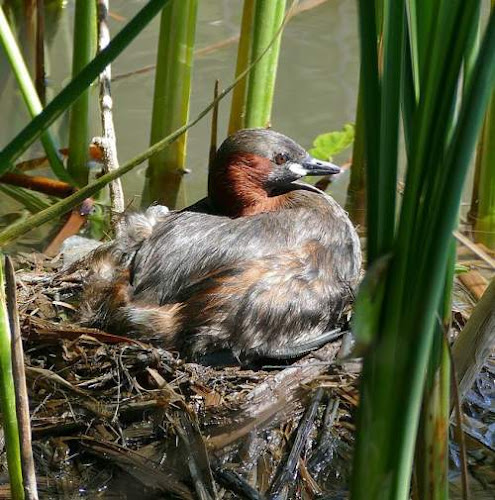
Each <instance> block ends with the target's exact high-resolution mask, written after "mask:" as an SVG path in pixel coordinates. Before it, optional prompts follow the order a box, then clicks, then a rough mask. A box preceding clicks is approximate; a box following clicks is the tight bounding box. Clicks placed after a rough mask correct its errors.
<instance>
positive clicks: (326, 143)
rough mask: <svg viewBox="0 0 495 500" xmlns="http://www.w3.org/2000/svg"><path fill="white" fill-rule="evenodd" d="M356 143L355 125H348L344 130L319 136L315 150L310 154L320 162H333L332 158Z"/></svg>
mask: <svg viewBox="0 0 495 500" xmlns="http://www.w3.org/2000/svg"><path fill="white" fill-rule="evenodd" d="M353 141H354V125H353V124H352V123H347V124H345V125H344V127H343V128H342V130H338V131H335V132H328V133H326V134H321V135H319V136H318V137H317V138H316V139H315V140H314V141H313V146H315V147H314V148H312V149H310V150H309V153H310V154H311V155H312V156H314V157H315V158H318V159H319V160H327V161H328V160H332V157H333V156H334V155H336V154H339V153H340V152H342V151H344V149H346V148H348V147H349V146H350V145H351V144H352V143H353Z"/></svg>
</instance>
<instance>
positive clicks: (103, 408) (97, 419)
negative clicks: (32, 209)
mask: <svg viewBox="0 0 495 500" xmlns="http://www.w3.org/2000/svg"><path fill="white" fill-rule="evenodd" d="M16 267H17V268H19V269H21V270H20V271H18V272H17V282H18V306H19V312H20V319H21V328H22V333H23V338H24V340H25V342H24V350H25V357H26V376H27V379H28V388H29V396H30V406H31V425H32V433H33V450H34V454H35V462H36V468H37V476H38V484H39V489H40V496H41V498H87V497H90V498H129V499H131V498H137V497H138V495H139V498H142V499H147V498H150V499H151V498H184V499H193V498H200V499H214V498H215V499H216V498H225V499H230V498H248V499H249V498H250V499H254V498H265V496H270V497H271V498H291V499H293V498H314V497H322V498H343V497H344V496H345V492H346V491H347V485H348V475H349V470H350V467H349V466H350V463H351V456H352V443H353V433H354V425H353V413H354V411H355V408H356V404H357V389H356V381H357V376H358V375H357V372H358V371H359V365H357V364H356V363H350V364H349V363H348V364H341V363H340V364H339V363H335V359H336V358H337V357H338V356H339V352H340V350H341V348H342V341H340V340H339V341H336V342H333V343H331V344H327V345H326V346H325V347H323V348H321V349H319V350H318V351H316V352H314V353H313V354H311V355H308V356H306V357H304V358H302V359H299V360H297V361H294V362H291V363H289V364H284V365H277V366H260V367H259V368H257V369H244V368H241V367H225V368H213V367H208V366H202V365H199V364H195V363H188V362H186V361H184V360H183V359H181V358H180V357H179V356H178V354H177V353H171V352H168V351H166V350H164V349H161V348H160V347H159V346H156V345H150V344H146V343H143V342H140V341H139V340H136V339H131V338H126V337H121V336H117V335H111V334H108V333H105V332H102V331H100V330H96V329H92V328H84V327H81V326H79V325H78V324H77V322H76V321H75V318H76V313H77V307H78V305H77V297H78V294H79V292H80V290H81V281H80V280H79V279H77V277H72V278H71V279H70V280H69V279H68V280H67V281H54V280H53V279H52V278H53V276H54V274H55V273H56V272H57V271H58V270H59V269H60V268H61V262H60V260H48V259H47V258H45V257H43V256H42V255H40V254H23V255H19V256H18V257H17V259H16Z"/></svg>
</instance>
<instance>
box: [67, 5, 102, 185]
mask: <svg viewBox="0 0 495 500" xmlns="http://www.w3.org/2000/svg"><path fill="white" fill-rule="evenodd" d="M95 53H96V1H93V0H91V1H87V0H76V5H75V13H74V49H73V53H72V77H73V78H75V77H76V76H77V75H78V74H79V72H80V71H81V70H82V69H83V68H84V67H85V66H86V65H87V64H88V63H89V62H90V61H91V60H92V59H93V57H94V56H95ZM90 92H91V86H90V87H88V89H87V90H85V91H84V92H83V93H82V94H81V95H80V96H79V98H78V99H77V100H76V101H75V102H74V104H73V105H72V107H71V110H70V121H69V158H68V162H67V170H68V172H69V174H70V175H71V176H72V178H73V179H74V180H75V182H76V184H77V185H78V186H84V185H85V184H87V182H88V167H87V162H88V151H89V103H90Z"/></svg>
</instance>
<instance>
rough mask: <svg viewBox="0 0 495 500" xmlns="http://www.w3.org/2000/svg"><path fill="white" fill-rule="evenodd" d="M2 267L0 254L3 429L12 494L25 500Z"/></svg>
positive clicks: (0, 396)
mask: <svg viewBox="0 0 495 500" xmlns="http://www.w3.org/2000/svg"><path fill="white" fill-rule="evenodd" d="M3 264H4V256H3V255H2V254H1V253H0V408H1V410H2V427H3V431H4V433H5V446H6V448H7V464H8V466H9V478H10V491H11V495H12V498H13V499H14V500H22V499H24V485H23V481H22V468H21V449H20V444H19V428H18V424H17V414H16V409H15V389H14V379H13V376H12V357H11V336H10V326H9V318H8V315H7V302H6V297H5V283H4V277H3V276H4V275H3Z"/></svg>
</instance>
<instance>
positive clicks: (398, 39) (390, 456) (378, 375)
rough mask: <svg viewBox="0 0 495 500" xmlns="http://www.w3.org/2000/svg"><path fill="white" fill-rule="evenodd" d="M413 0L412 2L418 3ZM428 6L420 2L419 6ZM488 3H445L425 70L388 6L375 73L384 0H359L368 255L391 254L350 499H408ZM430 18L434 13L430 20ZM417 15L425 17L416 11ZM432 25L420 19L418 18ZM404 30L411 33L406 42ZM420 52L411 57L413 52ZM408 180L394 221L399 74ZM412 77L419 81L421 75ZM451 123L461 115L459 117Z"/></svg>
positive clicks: (493, 75) (493, 59) (487, 67)
mask: <svg viewBox="0 0 495 500" xmlns="http://www.w3.org/2000/svg"><path fill="white" fill-rule="evenodd" d="M410 1H411V2H412V1H414V0H410ZM423 3H424V2H420V1H419V0H418V1H417V3H416V5H423ZM478 3H479V2H477V1H473V2H462V1H461V0H455V1H452V2H441V3H440V4H438V6H437V9H436V12H435V15H434V16H433V19H431V20H430V21H429V22H431V25H430V28H426V27H425V26H424V25H423V24H421V25H418V29H419V28H420V29H421V30H424V32H425V36H426V37H427V42H425V43H426V47H427V49H425V57H426V59H425V62H424V72H421V71H420V72H419V74H418V73H417V72H416V71H414V70H413V69H412V68H411V67H408V66H409V65H411V64H414V59H413V57H411V53H409V54H407V53H406V51H405V50H403V48H404V47H406V48H409V50H411V49H410V47H413V46H414V39H413V36H414V35H411V34H410V33H409V30H404V27H405V16H404V12H405V11H404V7H405V2H394V1H389V0H385V1H384V2H383V73H382V74H380V72H379V68H378V54H377V49H376V47H377V35H376V33H377V31H376V25H377V14H376V8H375V4H374V3H373V2H368V1H366V0H361V1H360V2H359V14H360V31H361V56H362V77H363V78H364V79H365V80H364V81H366V82H367V85H366V87H365V91H364V115H365V145H366V163H367V177H368V192H367V194H368V238H369V242H368V260H369V262H370V263H372V262H374V261H376V260H377V259H379V258H381V257H382V256H383V255H385V254H390V255H391V263H390V268H389V271H388V273H387V278H386V281H385V292H384V298H383V301H382V302H381V303H379V304H375V311H374V313H373V314H374V316H376V317H377V318H378V323H377V329H376V332H375V339H374V342H373V344H372V347H371V349H370V351H369V352H368V353H367V355H366V356H365V360H364V366H363V376H362V381H361V389H360V393H361V399H360V409H359V417H358V436H357V443H356V452H355V461H354V477H353V483H352V498H354V499H361V498H366V499H378V498H379V499H385V500H386V499H394V500H397V499H406V498H408V497H409V490H410V478H411V469H412V463H413V457H414V448H415V441H416V436H417V428H418V421H419V415H420V408H421V404H422V397H423V390H424V382H425V373H426V369H427V366H428V360H429V359H430V354H431V351H432V342H433V338H434V329H435V324H436V321H437V311H438V308H439V304H440V301H441V298H442V295H443V293H444V287H445V283H446V276H447V274H446V270H447V260H448V255H449V252H448V248H449V245H450V242H451V233H452V230H453V229H454V227H455V224H456V221H457V213H458V208H459V204H460V198H461V192H462V187H463V182H464V179H465V176H466V172H467V170H468V166H469V160H470V157H471V154H472V152H473V148H474V144H475V141H476V137H477V134H478V132H479V128H480V125H481V120H482V117H483V113H484V110H485V107H486V104H487V102H488V98H489V95H490V91H491V88H492V85H493V83H494V80H495V17H494V16H492V17H491V18H490V20H489V22H488V26H487V30H486V33H485V35H484V38H483V42H482V45H481V48H480V50H479V53H478V55H477V58H476V62H475V65H474V68H473V74H472V78H470V81H469V82H468V85H467V90H466V92H465V93H464V95H463V96H462V100H461V102H460V105H459V111H458V114H457V116H456V117H453V115H452V110H453V109H455V105H456V102H457V99H458V92H457V89H458V83H459V80H460V75H461V68H462V61H463V58H464V57H465V53H466V47H467V40H468V38H469V33H470V28H471V26H472V22H473V19H474V15H475V11H476V8H477V4H478ZM426 18H428V17H427V16H426ZM418 19H419V18H418ZM418 22H419V23H423V20H422V18H421V19H419V20H418ZM406 37H407V38H406ZM416 52H417V51H415V52H414V53H416ZM397 75H401V77H402V78H403V79H404V80H405V81H404V82H403V89H406V90H407V92H402V96H403V98H404V99H408V102H406V103H404V106H403V107H404V109H407V112H405V113H404V122H405V123H404V130H405V136H406V144H408V147H407V152H408V155H407V156H408V158H407V163H408V164H407V175H406V184H405V189H404V197H403V202H402V207H401V212H400V217H399V220H398V223H397V224H396V222H395V191H396V176H397V149H398V138H399V135H398V124H399V119H398V118H399V109H400V105H401V93H400V88H398V87H399V85H400V83H401V79H400V78H397ZM414 75H417V76H418V78H416V79H414ZM453 120H454V121H453Z"/></svg>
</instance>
